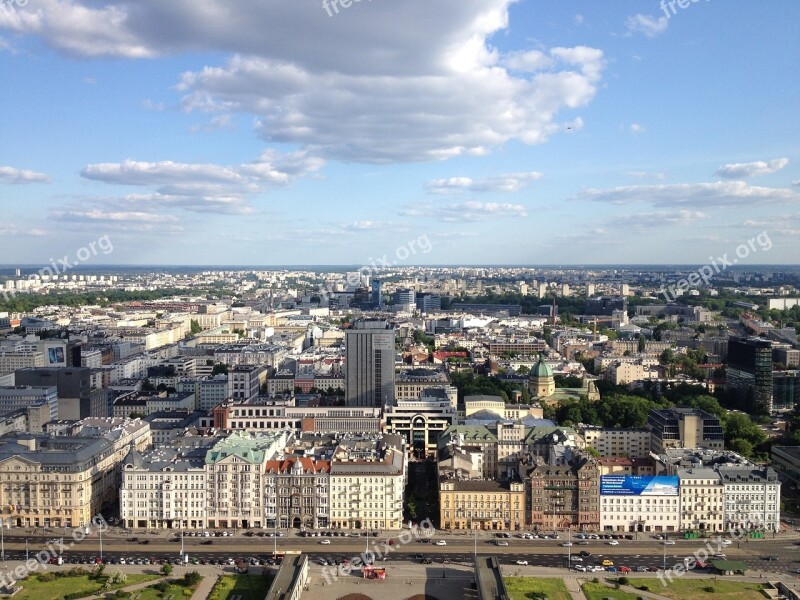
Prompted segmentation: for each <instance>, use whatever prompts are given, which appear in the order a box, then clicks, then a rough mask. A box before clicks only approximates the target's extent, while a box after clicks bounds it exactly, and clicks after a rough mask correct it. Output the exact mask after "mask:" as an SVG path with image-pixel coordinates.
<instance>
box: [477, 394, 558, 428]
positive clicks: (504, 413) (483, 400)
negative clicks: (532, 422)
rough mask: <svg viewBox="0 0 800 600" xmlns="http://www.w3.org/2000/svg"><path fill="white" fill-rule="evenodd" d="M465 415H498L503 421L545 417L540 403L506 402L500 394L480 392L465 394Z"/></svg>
mask: <svg viewBox="0 0 800 600" xmlns="http://www.w3.org/2000/svg"><path fill="white" fill-rule="evenodd" d="M464 417H465V418H466V419H470V418H473V419H482V418H484V417H496V418H497V420H501V421H519V420H520V419H524V418H525V417H532V418H534V419H541V418H543V417H544V410H543V409H542V407H541V406H539V405H538V404H506V402H505V401H504V400H503V398H501V397H500V396H489V395H486V394H480V395H475V396H464Z"/></svg>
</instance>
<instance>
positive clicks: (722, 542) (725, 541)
mask: <svg viewBox="0 0 800 600" xmlns="http://www.w3.org/2000/svg"><path fill="white" fill-rule="evenodd" d="M717 543H718V544H719V545H721V546H730V545H731V544H732V543H733V542H731V541H730V540H720V541H719V542H717Z"/></svg>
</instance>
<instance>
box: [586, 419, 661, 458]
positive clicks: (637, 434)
mask: <svg viewBox="0 0 800 600" xmlns="http://www.w3.org/2000/svg"><path fill="white" fill-rule="evenodd" d="M578 433H580V435H581V436H582V437H583V441H584V443H585V444H586V446H588V447H590V448H594V449H595V450H597V451H598V452H599V453H600V456H602V457H603V458H647V457H648V456H650V430H649V429H606V428H603V427H596V426H593V425H581V426H579V427H578Z"/></svg>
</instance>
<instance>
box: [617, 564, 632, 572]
mask: <svg viewBox="0 0 800 600" xmlns="http://www.w3.org/2000/svg"><path fill="white" fill-rule="evenodd" d="M631 570H632V569H631V568H630V567H625V566H622V567H620V568H619V572H620V573H630V572H631Z"/></svg>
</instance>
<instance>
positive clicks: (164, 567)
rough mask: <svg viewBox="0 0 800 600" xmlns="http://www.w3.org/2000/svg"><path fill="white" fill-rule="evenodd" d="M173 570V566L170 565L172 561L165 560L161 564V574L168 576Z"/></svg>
mask: <svg viewBox="0 0 800 600" xmlns="http://www.w3.org/2000/svg"><path fill="white" fill-rule="evenodd" d="M174 570H175V567H173V566H172V563H169V562H165V563H164V564H163V565H161V574H162V575H163V576H164V577H169V576H170V575H172V571H174Z"/></svg>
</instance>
